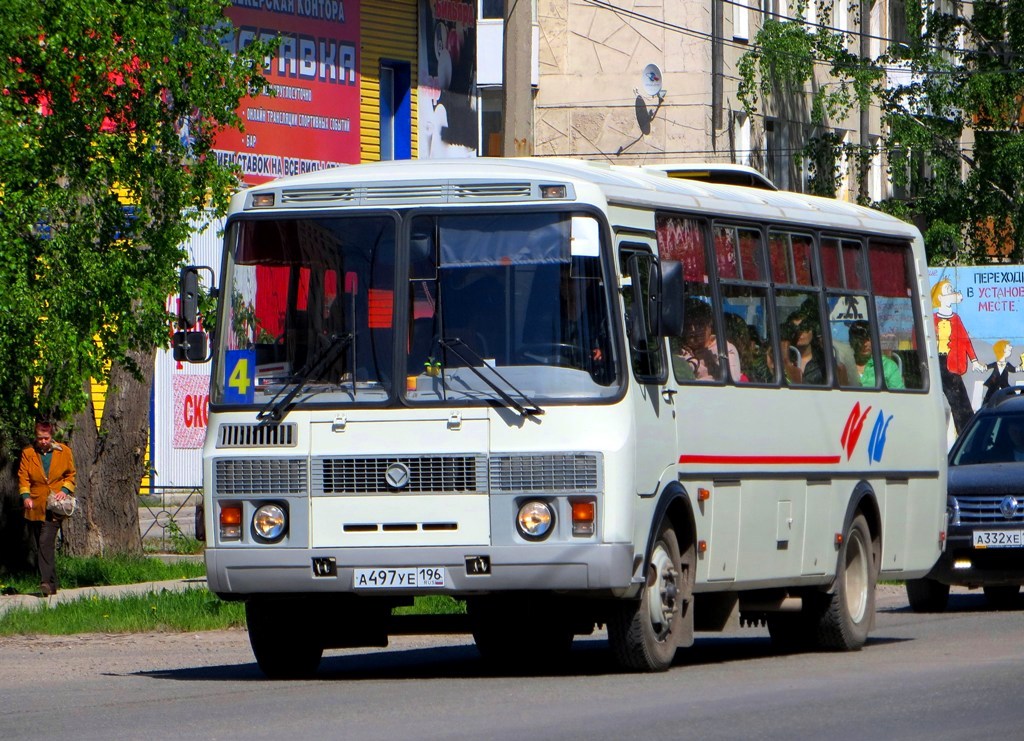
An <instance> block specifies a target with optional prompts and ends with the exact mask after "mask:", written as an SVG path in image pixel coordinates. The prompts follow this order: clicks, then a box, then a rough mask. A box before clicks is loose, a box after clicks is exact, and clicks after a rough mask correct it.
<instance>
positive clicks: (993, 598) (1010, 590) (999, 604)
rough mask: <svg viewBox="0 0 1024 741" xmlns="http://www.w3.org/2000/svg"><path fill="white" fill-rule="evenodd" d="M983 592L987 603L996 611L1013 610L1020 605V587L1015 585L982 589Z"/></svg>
mask: <svg viewBox="0 0 1024 741" xmlns="http://www.w3.org/2000/svg"><path fill="white" fill-rule="evenodd" d="M982 590H983V591H984V592H985V602H987V603H988V606H989V607H991V608H992V609H994V610H1013V609H1014V608H1016V607H1018V605H1019V601H1020V587H1018V586H1016V585H1014V584H1010V585H1009V586H1003V585H999V586H993V587H982Z"/></svg>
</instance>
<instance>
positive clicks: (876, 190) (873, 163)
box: [868, 136, 882, 203]
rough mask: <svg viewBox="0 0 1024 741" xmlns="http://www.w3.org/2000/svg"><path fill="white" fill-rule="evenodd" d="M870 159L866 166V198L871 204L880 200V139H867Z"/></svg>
mask: <svg viewBox="0 0 1024 741" xmlns="http://www.w3.org/2000/svg"><path fill="white" fill-rule="evenodd" d="M869 142H870V146H871V159H870V161H869V164H868V198H870V199H871V201H872V202H873V203H878V202H879V201H881V200H882V137H880V136H872V137H870V138H869Z"/></svg>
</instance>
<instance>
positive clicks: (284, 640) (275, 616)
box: [245, 599, 324, 679]
mask: <svg viewBox="0 0 1024 741" xmlns="http://www.w3.org/2000/svg"><path fill="white" fill-rule="evenodd" d="M245 622H246V626H247V627H248V630H249V645H250V646H252V653H253V656H255V657H256V663H257V664H258V665H259V667H260V671H262V672H263V673H264V674H265V675H266V676H267V678H268V679H301V678H303V677H310V676H312V675H313V674H315V673H316V670H317V667H319V666H320V659H321V658H322V657H323V654H324V648H323V646H322V645H321V644H320V643H319V642H318V641H317V640H316V638H315V637H314V635H313V631H311V630H309V626H308V625H303V624H302V620H301V613H300V614H299V619H298V620H296V612H295V610H288V609H286V608H285V607H284V603H282V602H278V601H273V600H255V599H253V600H249V601H248V602H246V603H245Z"/></svg>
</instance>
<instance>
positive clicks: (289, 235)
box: [211, 211, 619, 417]
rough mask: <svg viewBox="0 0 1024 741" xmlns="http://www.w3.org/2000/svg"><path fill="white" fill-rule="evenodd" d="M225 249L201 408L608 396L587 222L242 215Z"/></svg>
mask: <svg viewBox="0 0 1024 741" xmlns="http://www.w3.org/2000/svg"><path fill="white" fill-rule="evenodd" d="M227 240H228V242H227V243H228V247H229V249H228V259H227V275H226V279H225V284H224V297H225V298H224V303H223V308H222V314H221V317H220V328H221V329H220V331H218V332H217V334H216V338H217V353H216V358H217V364H218V367H217V371H216V373H215V376H214V379H213V384H212V395H211V401H212V402H214V403H229V404H246V405H249V404H251V405H256V406H260V407H263V408H265V409H266V410H267V411H266V413H267V414H271V415H272V416H275V417H278V416H279V415H281V414H286V413H287V408H291V407H293V406H296V405H299V406H301V405H303V404H307V403H309V404H341V405H345V404H357V403H358V404H363V403H367V404H387V403H395V402H396V401H397V400H398V399H399V398H400V397H404V402H403V403H405V404H412V405H415V404H439V403H451V402H453V401H457V402H460V403H468V404H492V403H499V404H504V405H506V406H512V407H514V408H515V407H525V408H532V407H534V406H535V405H536V404H539V403H541V402H550V401H552V400H554V401H558V400H582V399H595V398H608V397H611V396H614V395H615V394H617V392H618V383H619V377H618V368H619V364H618V363H617V362H616V357H615V343H614V342H613V341H612V334H611V330H612V322H611V321H610V311H609V306H610V302H609V295H610V294H609V291H608V289H607V281H606V280H605V276H604V270H603V267H602V260H601V257H600V255H601V250H600V228H599V224H598V222H597V220H596V219H594V218H593V217H591V216H586V215H582V214H572V213H563V212H554V211H545V212H537V213H532V212H517V213H510V212H504V213H490V214H487V213H484V214H481V213H478V212H474V213H473V214H472V215H469V214H466V215H463V214H447V215H445V214H432V215H412V214H410V217H409V219H408V221H407V222H406V226H403V224H402V221H401V217H400V215H399V214H374V215H347V214H346V215H337V214H333V215H330V216H327V215H325V216H303V217H279V218H266V217H263V218H251V219H250V218H247V219H243V220H238V221H236V222H235V223H234V224H232V226H231V228H230V230H229V233H228V238H227ZM400 281H401V282H400ZM398 286H404V289H398V290H396V288H397V287H398ZM510 398H511V399H512V400H513V401H512V402H510V401H509V399H510Z"/></svg>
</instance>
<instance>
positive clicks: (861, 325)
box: [850, 320, 904, 389]
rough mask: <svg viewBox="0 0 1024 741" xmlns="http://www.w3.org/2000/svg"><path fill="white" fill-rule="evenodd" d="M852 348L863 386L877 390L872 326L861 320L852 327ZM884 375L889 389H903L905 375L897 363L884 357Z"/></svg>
mask: <svg viewBox="0 0 1024 741" xmlns="http://www.w3.org/2000/svg"><path fill="white" fill-rule="evenodd" d="M850 347H851V348H852V350H853V361H854V363H855V364H856V368H857V378H858V380H859V381H860V385H861V386H866V387H868V388H877V386H878V379H877V374H876V373H875V358H874V353H873V352H872V349H871V348H872V345H871V325H870V324H868V323H867V322H866V321H863V320H859V321H856V322H853V323H852V324H851V325H850ZM882 375H883V377H884V378H885V386H886V388H889V389H902V388H903V387H904V386H903V374H902V373H900V368H899V366H898V365H896V361H894V360H893V359H892V358H890V357H887V356H885V355H883V356H882Z"/></svg>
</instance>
